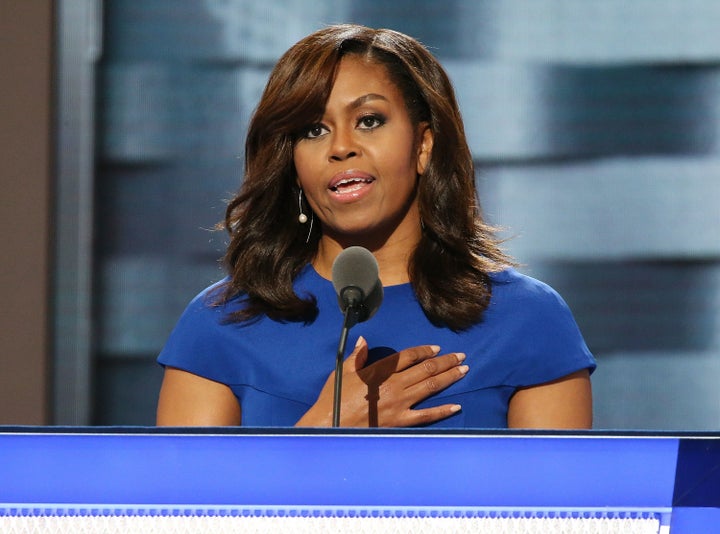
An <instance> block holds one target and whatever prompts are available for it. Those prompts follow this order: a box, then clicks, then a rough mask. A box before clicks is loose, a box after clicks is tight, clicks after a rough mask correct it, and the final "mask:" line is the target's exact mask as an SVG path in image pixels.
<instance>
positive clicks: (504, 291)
mask: <svg viewBox="0 0 720 534" xmlns="http://www.w3.org/2000/svg"><path fill="white" fill-rule="evenodd" d="M490 281H491V284H492V298H491V301H490V302H491V308H498V309H499V310H504V311H508V312H511V313H516V314H521V315H531V316H534V315H536V314H538V313H540V314H546V313H549V312H552V311H553V310H555V311H556V312H560V313H565V312H566V311H568V305H567V303H566V302H565V300H564V299H563V298H562V296H561V295H560V294H559V293H558V292H557V291H556V290H555V289H554V288H553V287H551V286H550V285H548V284H547V283H545V282H543V281H541V280H538V279H536V278H533V277H532V276H529V275H527V274H523V273H521V272H519V271H518V270H516V269H514V268H512V267H509V268H506V269H504V270H502V271H498V272H495V273H491V274H490Z"/></svg>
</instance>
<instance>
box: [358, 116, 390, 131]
mask: <svg viewBox="0 0 720 534" xmlns="http://www.w3.org/2000/svg"><path fill="white" fill-rule="evenodd" d="M383 124H385V117H383V116H382V115H378V114H376V113H373V114H371V115H364V116H362V117H360V119H359V120H358V122H357V127H358V128H360V129H361V130H374V129H375V128H379V127H380V126H382V125H383Z"/></svg>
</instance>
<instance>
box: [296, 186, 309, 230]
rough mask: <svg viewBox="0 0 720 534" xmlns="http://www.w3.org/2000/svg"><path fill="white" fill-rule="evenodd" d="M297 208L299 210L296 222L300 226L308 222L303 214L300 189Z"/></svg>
mask: <svg viewBox="0 0 720 534" xmlns="http://www.w3.org/2000/svg"><path fill="white" fill-rule="evenodd" d="M298 208H299V209H300V215H298V222H299V223H300V224H305V223H306V222H307V220H308V218H307V215H305V214H304V213H303V206H302V189H301V190H300V193H299V194H298Z"/></svg>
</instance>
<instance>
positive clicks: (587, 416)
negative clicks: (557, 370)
mask: <svg viewBox="0 0 720 534" xmlns="http://www.w3.org/2000/svg"><path fill="white" fill-rule="evenodd" d="M508 427H509V428H536V429H541V428H544V429H589V428H591V427H592V388H591V385H590V374H589V372H588V371H587V369H583V370H581V371H577V372H575V373H571V374H569V375H567V376H564V377H562V378H559V379H557V380H553V381H551V382H546V383H544V384H539V385H537V386H532V387H527V388H521V389H519V390H518V391H516V392H515V394H514V395H513V396H512V398H511V399H510V406H509V407H508Z"/></svg>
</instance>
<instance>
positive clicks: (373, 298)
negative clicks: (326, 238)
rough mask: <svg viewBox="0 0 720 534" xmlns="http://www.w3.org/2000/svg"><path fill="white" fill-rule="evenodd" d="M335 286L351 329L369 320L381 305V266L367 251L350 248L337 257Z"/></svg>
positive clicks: (359, 248)
mask: <svg viewBox="0 0 720 534" xmlns="http://www.w3.org/2000/svg"><path fill="white" fill-rule="evenodd" d="M332 282H333V286H335V292H336V293H337V296H338V304H339V305H340V309H341V310H342V311H343V313H345V314H346V317H347V318H348V320H349V321H346V323H347V322H349V323H350V324H347V327H348V328H350V327H352V326H354V325H355V324H357V323H362V322H363V321H367V320H368V319H370V317H372V316H373V315H375V312H376V311H377V310H378V308H379V307H380V304H381V303H382V300H383V287H382V284H381V283H380V278H379V277H378V263H377V260H376V259H375V256H373V255H372V253H371V252H370V251H369V250H368V249H366V248H363V247H348V248H346V249H345V250H343V251H342V252H341V253H340V254H338V257H337V258H335V261H334V262H333V265H332ZM348 310H349V313H348Z"/></svg>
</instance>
